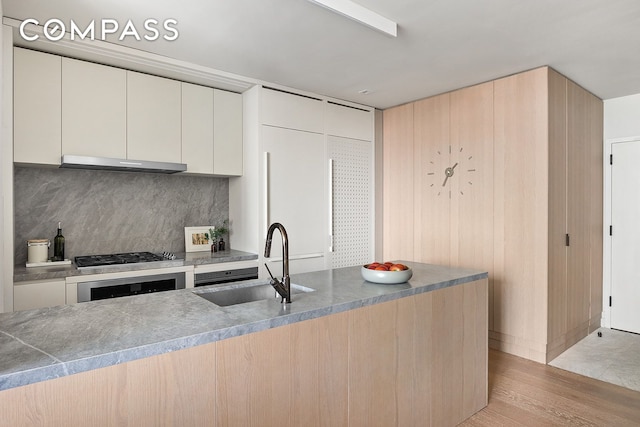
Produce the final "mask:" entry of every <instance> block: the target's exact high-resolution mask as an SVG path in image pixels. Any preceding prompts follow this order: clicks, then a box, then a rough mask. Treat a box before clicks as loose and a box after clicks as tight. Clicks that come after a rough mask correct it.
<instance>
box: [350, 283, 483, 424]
mask: <svg viewBox="0 0 640 427" xmlns="http://www.w3.org/2000/svg"><path fill="white" fill-rule="evenodd" d="M486 307H487V281H486V280H482V281H477V282H471V283H467V284H464V285H460V286H454V287H451V288H445V289H441V290H438V291H434V292H429V293H424V294H420V295H416V296H414V297H411V298H402V299H400V300H396V301H391V302H387V303H383V304H377V305H374V306H369V307H364V308H361V309H358V310H353V311H351V312H349V313H350V317H349V331H350V332H349V425H350V426H393V425H397V426H412V425H413V426H454V425H457V424H458V423H460V422H461V421H463V420H464V419H466V418H467V417H469V414H473V413H475V412H477V411H478V410H480V409H482V408H483V407H484V406H486V404H487V395H488V392H487V387H486V383H487V382H486V379H487V308H486ZM445 325H446V326H445ZM372 349H375V351H372Z"/></svg>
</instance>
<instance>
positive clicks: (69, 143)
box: [62, 58, 127, 159]
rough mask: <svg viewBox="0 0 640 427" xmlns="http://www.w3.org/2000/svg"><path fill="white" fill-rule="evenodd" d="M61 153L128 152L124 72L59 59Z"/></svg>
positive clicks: (112, 154)
mask: <svg viewBox="0 0 640 427" xmlns="http://www.w3.org/2000/svg"><path fill="white" fill-rule="evenodd" d="M62 154H72V155H78V156H96V157H112V158H118V159H123V158H125V157H126V155H127V72H126V71H125V70H122V69H118V68H113V67H107V66H104V65H98V64H93V63H91V62H85V61H77V60H75V59H69V58H62Z"/></svg>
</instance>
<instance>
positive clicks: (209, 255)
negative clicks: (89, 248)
mask: <svg viewBox="0 0 640 427" xmlns="http://www.w3.org/2000/svg"><path fill="white" fill-rule="evenodd" d="M175 255H176V259H175V260H173V261H169V260H167V261H162V262H157V263H155V262H154V263H151V264H144V263H142V264H125V265H120V266H112V267H103V268H92V269H88V270H78V269H77V268H76V266H75V264H74V263H73V262H72V263H71V265H57V266H51V267H29V268H27V267H26V266H24V265H16V266H14V269H13V281H14V282H26V281H31V280H51V279H64V278H66V277H70V276H81V275H86V274H100V273H113V272H116V271H133V270H152V269H157V268H165V267H177V266H183V265H194V266H198V265H207V264H217V263H221V262H234V261H247V260H254V259H255V260H257V259H258V254H254V253H250V252H244V251H237V250H235V249H231V250H227V251H221V252H189V253H184V252H182V253H176V254H175Z"/></svg>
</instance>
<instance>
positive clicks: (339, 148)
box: [327, 136, 374, 268]
mask: <svg viewBox="0 0 640 427" xmlns="http://www.w3.org/2000/svg"><path fill="white" fill-rule="evenodd" d="M327 154H328V156H329V160H328V165H327V166H328V170H329V173H330V176H329V183H330V185H331V188H330V189H329V197H330V200H329V208H330V211H329V215H330V217H329V236H330V242H329V244H330V246H329V259H328V263H329V267H330V268H339V267H347V266H352V265H358V264H366V263H368V262H371V260H372V259H373V256H374V255H373V219H374V218H373V210H374V209H373V203H374V198H373V179H374V176H373V143H372V142H370V141H361V140H358V139H349V138H339V137H336V136H329V137H327Z"/></svg>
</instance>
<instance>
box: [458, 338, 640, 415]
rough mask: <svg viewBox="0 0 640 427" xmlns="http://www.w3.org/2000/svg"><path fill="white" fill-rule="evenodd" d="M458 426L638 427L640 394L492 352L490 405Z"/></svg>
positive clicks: (490, 356) (490, 353)
mask: <svg viewBox="0 0 640 427" xmlns="http://www.w3.org/2000/svg"><path fill="white" fill-rule="evenodd" d="M460 426H464V427H474V426H490V427H495V426H535V427H539V426H598V427H600V426H616V427H618V426H640V392H637V391H633V390H629V389H626V388H623V387H620V386H616V385H613V384H609V383H605V382H602V381H598V380H594V379H592V378H588V377H583V376H581V375H577V374H574V373H572V372H568V371H563V370H562V369H558V368H554V367H552V366H547V365H543V364H540V363H535V362H531V361H529V360H526V359H522V358H519V357H516V356H512V355H509V354H506V353H502V352H499V351H495V350H489V405H488V406H487V407H486V408H484V409H483V410H482V411H480V412H478V413H476V414H475V415H474V416H473V417H471V418H470V419H468V420H467V421H465V422H463V423H462V424H460Z"/></svg>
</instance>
